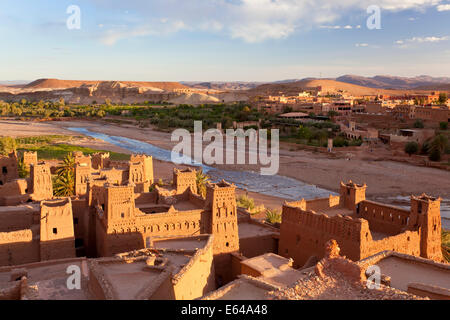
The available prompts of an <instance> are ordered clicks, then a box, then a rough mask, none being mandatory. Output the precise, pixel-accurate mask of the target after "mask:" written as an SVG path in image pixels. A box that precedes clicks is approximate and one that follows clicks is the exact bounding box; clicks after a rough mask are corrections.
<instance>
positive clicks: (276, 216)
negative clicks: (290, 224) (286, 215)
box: [266, 209, 281, 224]
mask: <svg viewBox="0 0 450 320" xmlns="http://www.w3.org/2000/svg"><path fill="white" fill-rule="evenodd" d="M266 221H267V222H269V223H272V224H274V223H281V213H280V212H279V211H278V210H273V209H267V211H266Z"/></svg>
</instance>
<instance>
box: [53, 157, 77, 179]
mask: <svg viewBox="0 0 450 320" xmlns="http://www.w3.org/2000/svg"><path fill="white" fill-rule="evenodd" d="M68 172H70V173H72V176H74V175H75V158H74V156H73V154H72V153H70V152H69V153H68V154H67V155H66V156H65V157H64V159H63V162H62V164H61V165H60V166H59V167H58V169H57V170H56V173H57V174H58V176H63V175H67V173H68Z"/></svg>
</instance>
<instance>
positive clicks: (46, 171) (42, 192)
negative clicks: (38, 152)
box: [29, 162, 53, 201]
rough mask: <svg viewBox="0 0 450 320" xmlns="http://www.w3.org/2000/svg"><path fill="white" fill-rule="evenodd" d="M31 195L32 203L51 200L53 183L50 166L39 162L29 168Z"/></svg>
mask: <svg viewBox="0 0 450 320" xmlns="http://www.w3.org/2000/svg"><path fill="white" fill-rule="evenodd" d="M30 177H31V179H30V180H31V188H29V189H31V193H32V199H33V200H34V201H41V200H47V199H51V198H53V181H52V176H51V172H50V166H49V165H48V164H46V163H44V162H40V163H38V164H36V165H31V167H30Z"/></svg>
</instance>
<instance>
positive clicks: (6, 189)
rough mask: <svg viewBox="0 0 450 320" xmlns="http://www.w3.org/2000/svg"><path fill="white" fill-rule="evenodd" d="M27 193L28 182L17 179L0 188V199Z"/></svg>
mask: <svg viewBox="0 0 450 320" xmlns="http://www.w3.org/2000/svg"><path fill="white" fill-rule="evenodd" d="M26 193H28V180H26V179H18V180H14V181H11V182H7V183H5V184H4V185H1V186H0V198H2V197H13V196H20V195H24V194H26Z"/></svg>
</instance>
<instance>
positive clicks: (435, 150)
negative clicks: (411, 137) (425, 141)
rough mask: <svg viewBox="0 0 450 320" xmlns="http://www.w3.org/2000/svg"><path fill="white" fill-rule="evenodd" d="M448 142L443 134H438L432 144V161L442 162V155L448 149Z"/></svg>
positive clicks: (430, 157)
mask: <svg viewBox="0 0 450 320" xmlns="http://www.w3.org/2000/svg"><path fill="white" fill-rule="evenodd" d="M447 145H448V140H447V137H446V136H444V135H443V134H438V135H437V136H436V137H434V139H433V141H432V142H431V144H430V156H429V159H430V160H431V161H441V158H442V153H443V152H444V151H445V150H446V149H447Z"/></svg>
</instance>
